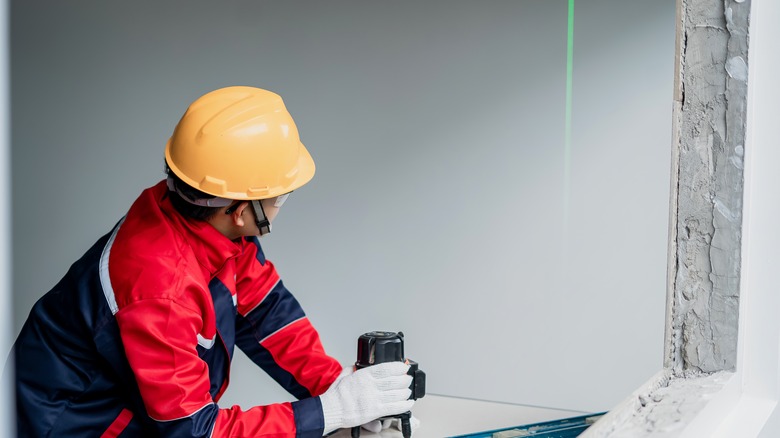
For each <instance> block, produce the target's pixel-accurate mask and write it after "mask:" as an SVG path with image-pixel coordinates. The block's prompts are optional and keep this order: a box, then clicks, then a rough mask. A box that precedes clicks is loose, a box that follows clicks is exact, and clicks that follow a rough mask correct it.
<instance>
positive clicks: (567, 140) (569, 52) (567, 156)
mask: <svg viewBox="0 0 780 438" xmlns="http://www.w3.org/2000/svg"><path fill="white" fill-rule="evenodd" d="M573 72H574V0H569V14H568V22H567V36H566V115H565V117H566V122H565V127H564V130H565V133H564V140H563V184H564V186H563V221H564V222H563V223H564V225H565V226H566V227H567V228H568V225H569V197H570V194H571V193H570V191H571V106H572V105H571V95H572V83H573V81H572V77H573V76H574V74H573Z"/></svg>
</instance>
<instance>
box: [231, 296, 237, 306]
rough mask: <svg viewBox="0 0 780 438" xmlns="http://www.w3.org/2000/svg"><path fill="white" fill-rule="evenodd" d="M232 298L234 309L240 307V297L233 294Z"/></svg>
mask: <svg viewBox="0 0 780 438" xmlns="http://www.w3.org/2000/svg"><path fill="white" fill-rule="evenodd" d="M231 296H232V297H233V307H236V306H237V305H238V295H236V294H233V295H231Z"/></svg>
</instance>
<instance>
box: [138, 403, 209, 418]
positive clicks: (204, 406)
mask: <svg viewBox="0 0 780 438" xmlns="http://www.w3.org/2000/svg"><path fill="white" fill-rule="evenodd" d="M213 404H214V402H208V403H206V404H205V405H203V406H202V407H201V408H200V409H198V410H196V411H195V412H193V413H191V414H189V415H185V416H183V417H179V418H171V419H170V420H158V419H156V418H154V417H152V416H151V415H149V418H151V419H152V420H154V421H156V422H158V423H168V422H171V421H176V420H181V419H183V418H190V417H192V416H193V415H195V414H197V413H198V412H200V411H202V410H204V409H206V408H207V407H209V406H211V405H213Z"/></svg>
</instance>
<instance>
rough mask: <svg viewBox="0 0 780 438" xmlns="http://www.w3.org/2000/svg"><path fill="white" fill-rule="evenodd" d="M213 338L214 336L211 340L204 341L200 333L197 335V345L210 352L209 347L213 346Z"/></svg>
mask: <svg viewBox="0 0 780 438" xmlns="http://www.w3.org/2000/svg"><path fill="white" fill-rule="evenodd" d="M215 338H216V336H215V337H214V338H211V339H206V338H204V337H203V336H202V335H201V334H200V333H198V345H200V346H201V347H203V348H205V349H206V350H210V349H211V347H213V346H214V339H215Z"/></svg>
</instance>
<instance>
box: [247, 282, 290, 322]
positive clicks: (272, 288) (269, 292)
mask: <svg viewBox="0 0 780 438" xmlns="http://www.w3.org/2000/svg"><path fill="white" fill-rule="evenodd" d="M280 281H282V279H281V278H279V279H278V280H276V283H274V285H273V286H271V288H270V289H268V291H267V292H266V293H265V295H263V299H262V300H260V302H259V303H257V304H255V306H254V307H252V308H251V309H249V310H248V311H247V312H246V313H245V314H244V316H247V315H249V314H250V313H252V311H253V310H255V309H257V308H258V307H260V305H261V304H263V301H265V299H266V298H268V295H270V294H271V291H272V290H274V288H275V287H276V285H277V284H279V282H280Z"/></svg>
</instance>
